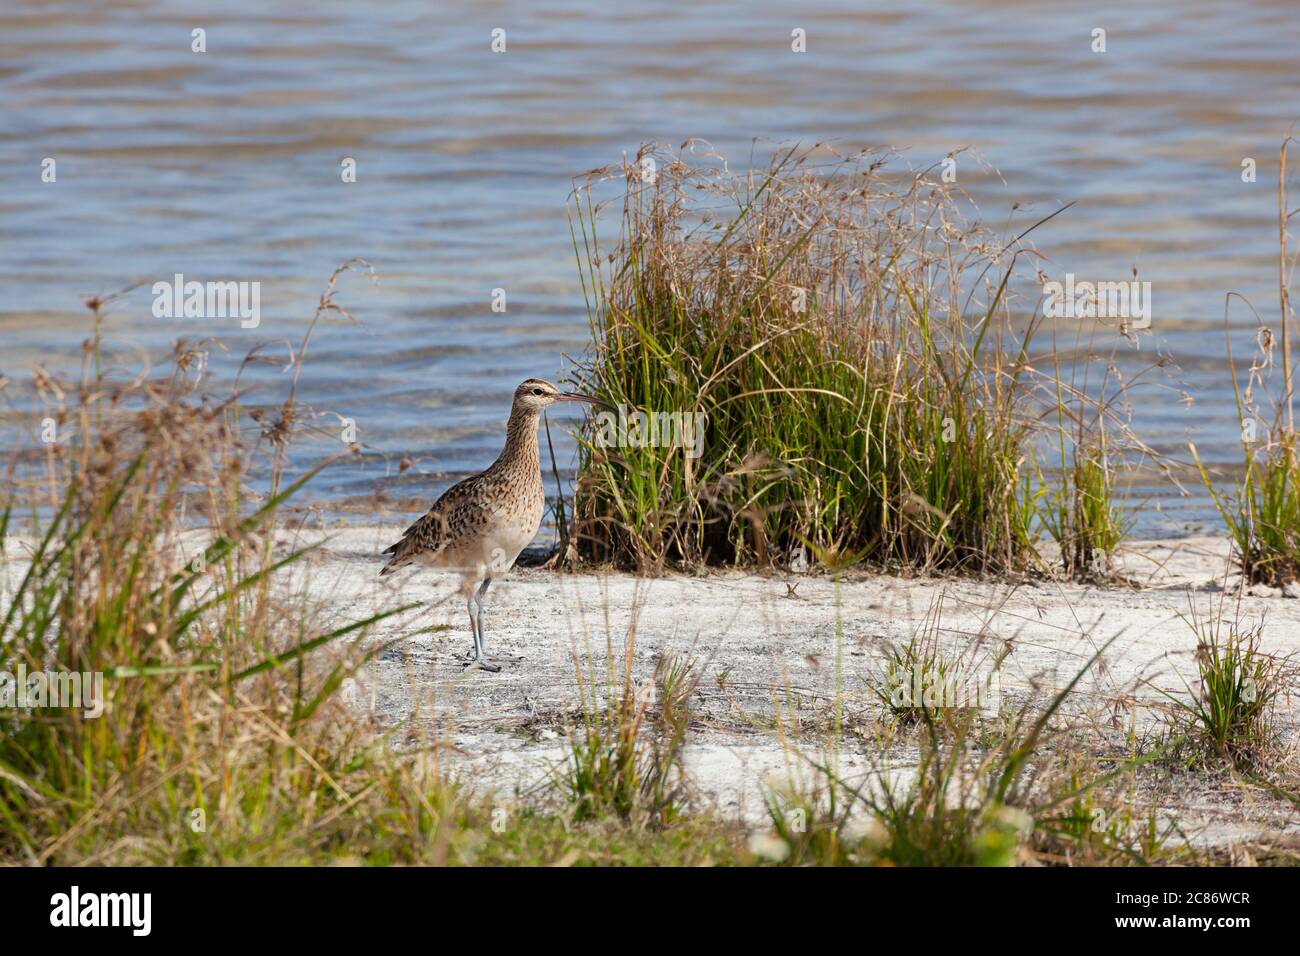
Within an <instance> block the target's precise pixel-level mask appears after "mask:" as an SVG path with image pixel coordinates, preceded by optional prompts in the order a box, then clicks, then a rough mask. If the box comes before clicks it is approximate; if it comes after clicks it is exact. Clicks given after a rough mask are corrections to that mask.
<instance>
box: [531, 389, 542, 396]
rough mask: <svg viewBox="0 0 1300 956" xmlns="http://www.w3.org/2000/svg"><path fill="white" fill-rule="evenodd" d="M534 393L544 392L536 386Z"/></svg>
mask: <svg viewBox="0 0 1300 956" xmlns="http://www.w3.org/2000/svg"><path fill="white" fill-rule="evenodd" d="M533 394H534V395H540V394H542V390H541V389H540V388H535V389H533Z"/></svg>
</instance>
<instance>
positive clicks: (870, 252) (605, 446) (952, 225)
mask: <svg viewBox="0 0 1300 956" xmlns="http://www.w3.org/2000/svg"><path fill="white" fill-rule="evenodd" d="M652 159H653V160H655V161H656V167H655V169H656V172H655V175H654V176H653V177H649V178H648V177H647V176H646V175H645V174H644V171H645V169H646V168H647V165H646V164H647V162H648V161H650V160H652ZM621 174H622V176H623V177H624V179H625V184H626V190H625V193H624V195H623V196H622V202H623V206H622V219H621V225H620V231H619V234H618V237H617V240H616V241H614V242H613V243H605V242H603V241H602V240H601V239H600V238H599V237H598V230H599V228H600V226H601V225H602V222H603V220H602V219H601V217H600V215H599V208H598V205H597V201H596V200H595V199H594V198H593V196H592V193H593V191H594V190H595V189H597V188H598V182H599V180H600V179H601V178H602V177H604V176H607V175H608V176H609V177H611V178H613V177H616V176H617V175H619V173H618V172H617V171H616V172H612V173H611V172H609V171H598V172H597V173H595V174H592V175H591V176H589V177H588V179H587V181H586V182H585V183H583V184H581V185H580V186H579V188H578V189H577V190H576V191H575V212H574V216H573V223H574V238H575V249H576V251H577V254H578V258H579V262H580V266H581V271H582V276H583V281H584V287H585V291H586V295H587V303H588V309H589V315H590V320H591V326H592V335H593V341H594V351H593V353H592V354H591V355H590V356H589V358H588V360H587V361H586V362H585V363H583V364H582V365H581V366H580V367H579V368H578V370H577V372H576V377H578V378H579V379H581V380H582V381H583V385H584V386H585V388H586V389H587V390H589V391H591V392H593V393H595V394H597V395H599V396H600V397H601V398H603V399H605V400H606V401H609V402H610V403H612V404H614V405H616V406H621V407H623V408H624V409H625V410H627V412H628V413H629V414H631V413H634V412H636V411H637V410H642V411H653V412H656V413H660V412H677V413H686V414H689V415H702V416H703V420H704V422H705V425H704V431H703V443H702V445H703V447H702V448H698V449H689V450H690V451H691V452H692V453H691V454H688V453H687V452H688V449H687V448H684V447H683V443H681V442H675V443H674V442H672V441H670V442H668V443H667V444H666V445H664V444H659V445H648V444H638V443H636V442H635V441H633V442H624V443H623V444H622V445H617V444H616V445H615V446H613V447H611V443H610V442H608V441H606V440H603V439H602V438H601V436H599V434H598V433H597V432H594V431H593V432H592V433H591V434H588V435H587V436H585V438H584V441H583V443H582V450H581V460H580V481H579V485H578V491H577V495H576V499H575V515H574V528H575V532H576V534H577V538H578V545H579V548H580V550H581V551H582V553H583V554H584V555H585V556H586V557H588V558H592V559H596V560H611V561H614V562H617V563H620V564H624V565H628V566H633V567H637V568H641V569H651V568H657V567H662V566H663V565H664V564H665V563H668V562H672V563H680V564H685V565H704V564H733V563H757V564H758V565H760V566H777V565H781V564H783V563H784V562H785V560H786V558H787V556H788V555H790V554H791V553H792V552H794V551H795V549H800V548H802V549H804V550H805V553H809V554H811V555H813V556H815V557H816V558H817V560H818V561H820V562H821V563H823V564H827V563H829V564H833V565H839V564H843V563H846V562H847V561H850V560H868V561H871V562H873V563H875V564H877V565H881V566H886V567H891V568H898V569H929V570H946V571H954V570H959V571H967V572H1001V571H1006V570H1009V569H1016V568H1020V567H1022V566H1024V565H1025V564H1026V563H1027V562H1028V561H1029V560H1030V559H1031V557H1032V541H1033V533H1032V524H1033V521H1034V513H1033V511H1034V509H1033V506H1032V504H1031V503H1029V502H1026V501H1024V500H1022V498H1021V495H1020V491H1019V487H1018V482H1019V481H1020V479H1021V473H1020V468H1021V464H1022V461H1023V460H1024V457H1025V454H1026V438H1027V435H1028V433H1029V431H1030V429H1031V427H1032V424H1031V423H1032V420H1033V419H1035V417H1036V416H1035V415H1034V414H1033V413H1031V411H1030V405H1031V404H1032V402H1033V396H1034V391H1035V389H1034V385H1033V383H1032V382H1031V381H1030V379H1031V378H1032V374H1031V370H1030V368H1029V366H1028V364H1027V361H1026V358H1025V351H1024V349H1025V345H1026V340H1027V337H1028V334H1029V333H1028V331H1025V332H1024V333H1023V334H1018V333H1016V332H1015V330H1013V328H1012V323H1011V321H1010V308H1009V305H1008V301H1007V291H1008V284H1009V282H1010V278H1011V274H1012V270H1013V267H1014V264H1015V262H1016V259H1017V256H1018V255H1020V254H1021V253H1022V252H1023V251H1024V248H1025V247H1024V245H1023V242H1022V241H1020V240H1017V241H1013V242H1012V243H1001V242H996V241H994V239H993V237H991V236H990V235H988V234H987V233H986V232H985V231H983V230H982V229H980V228H979V227H978V226H976V225H974V224H972V223H971V222H969V221H967V219H966V218H965V217H964V215H963V205H962V202H961V200H960V197H959V196H958V194H956V193H955V192H953V191H952V189H951V188H950V187H948V186H946V185H944V184H943V183H941V182H938V181H937V179H935V178H934V177H931V176H929V175H927V174H925V173H922V174H916V175H912V174H906V175H901V176H896V175H892V174H891V173H890V171H889V170H888V168H887V162H886V160H885V159H884V158H882V157H879V156H868V157H858V158H857V159H856V160H854V161H848V162H834V163H831V164H828V165H827V166H825V167H821V168H818V167H817V166H816V164H815V163H814V161H813V159H812V156H811V154H809V153H804V154H798V155H797V154H796V151H795V150H790V151H788V152H785V153H783V154H781V155H779V156H777V157H776V158H775V159H774V161H773V163H772V165H771V167H770V168H769V169H768V170H766V171H765V172H762V173H758V174H754V175H750V176H733V175H731V174H730V173H729V172H727V171H726V169H725V166H721V167H718V166H711V165H709V164H708V163H706V162H704V161H699V162H694V161H692V160H690V159H689V158H688V154H685V153H684V154H682V155H678V156H668V155H661V154H652V153H651V152H649V151H645V152H643V153H642V154H641V155H639V156H638V157H637V162H636V163H633V164H629V165H628V166H627V167H626V168H625V169H624V170H622V171H621ZM605 437H606V438H607V437H608V436H605Z"/></svg>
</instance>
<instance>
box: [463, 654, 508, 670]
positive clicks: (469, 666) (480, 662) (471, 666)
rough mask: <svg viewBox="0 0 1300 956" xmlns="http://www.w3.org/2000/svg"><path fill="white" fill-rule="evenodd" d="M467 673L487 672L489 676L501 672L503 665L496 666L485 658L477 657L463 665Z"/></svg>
mask: <svg viewBox="0 0 1300 956" xmlns="http://www.w3.org/2000/svg"><path fill="white" fill-rule="evenodd" d="M462 666H463V667H464V668H465V670H467V671H487V672H488V673H489V674H498V673H500V672H501V665H500V664H494V663H492V662H491V661H490V660H488V659H487V658H485V657H475V658H473V659H471V660H468V661H466V662H465V663H464V664H463V665H462Z"/></svg>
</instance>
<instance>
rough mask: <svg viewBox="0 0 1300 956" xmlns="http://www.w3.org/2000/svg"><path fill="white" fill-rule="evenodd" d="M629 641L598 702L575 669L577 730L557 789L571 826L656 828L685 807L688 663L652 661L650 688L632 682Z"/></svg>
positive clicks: (694, 678) (693, 676) (691, 672)
mask: <svg viewBox="0 0 1300 956" xmlns="http://www.w3.org/2000/svg"><path fill="white" fill-rule="evenodd" d="M632 640H633V638H632V637H631V636H629V639H628V641H629V643H628V645H627V646H626V648H625V657H624V664H623V666H622V667H621V668H615V667H614V665H613V661H612V656H611V659H610V665H611V666H610V671H611V674H613V673H614V672H616V671H617V673H618V674H619V679H618V680H617V681H614V680H612V679H611V681H610V682H609V683H608V684H607V685H606V690H607V692H608V693H607V694H606V695H605V696H604V698H603V699H600V698H599V696H598V695H599V689H598V684H597V682H596V681H594V680H592V679H591V678H590V676H589V674H587V673H586V672H585V670H584V668H583V667H582V666H581V664H579V665H578V682H579V687H580V688H586V692H585V693H584V696H583V699H584V704H583V720H582V726H581V728H579V729H577V730H576V731H575V733H574V734H573V735H572V736H571V740H570V743H569V753H568V756H567V759H566V763H565V765H564V769H563V770H562V771H561V772H560V773H559V774H558V776H557V783H558V785H559V787H560V790H561V792H562V793H563V794H564V796H565V798H566V800H567V802H568V803H569V804H570V806H571V807H572V813H573V818H574V819H575V820H577V821H591V820H601V819H608V818H611V817H612V818H616V819H619V820H623V821H626V822H629V823H632V824H635V825H638V826H649V827H653V828H662V827H665V826H668V825H669V824H671V823H672V822H673V821H674V820H676V819H677V818H678V816H679V815H680V814H681V812H682V809H683V805H684V802H685V779H684V775H683V772H682V768H681V754H682V748H683V747H684V746H685V743H686V732H687V729H688V727H689V725H690V709H689V700H690V696H691V694H692V693H694V691H695V687H696V685H697V683H698V681H699V673H698V669H697V668H696V666H695V665H694V664H693V663H691V662H684V661H682V660H680V659H678V658H675V657H671V656H669V657H661V658H659V659H658V660H657V661H656V665H655V673H654V678H653V681H652V682H646V683H642V684H638V682H637V681H636V680H635V679H634V678H633V676H632V673H631V661H632V648H633V645H632V643H631V642H632Z"/></svg>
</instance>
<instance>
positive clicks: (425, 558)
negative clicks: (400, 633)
mask: <svg viewBox="0 0 1300 956" xmlns="http://www.w3.org/2000/svg"><path fill="white" fill-rule="evenodd" d="M556 402H591V403H593V404H596V405H607V403H606V402H602V401H601V400H600V399H597V398H592V397H591V396H589V395H579V394H577V393H575V392H561V391H560V390H559V389H558V388H556V387H555V386H554V385H552V384H551V383H550V382H548V381H546V380H544V379H540V378H530V379H527V380H526V381H524V382H523V383H521V384H520V386H519V387H518V388H516V389H515V397H514V402H513V404H512V405H511V407H510V422H509V423H508V424H507V425H506V445H505V448H503V449H502V450H501V454H500V456H498V457H497V460H496V461H494V462H493V463H492V464H491V465H490V466H489V467H488V469H487V470H486V471H483V472H481V473H479V474H477V475H474V476H473V477H472V478H466V479H465V480H464V481H461V482H458V483H456V484H454V485H452V486H451V487H450V488H448V489H447V490H446V491H445V492H443V494H442V497H440V498H439V499H438V500H437V501H436V502H434V504H433V507H432V508H430V509H429V510H428V511H427V512H426V513H425V514H424V516H423V517H421V518H420V519H419V520H418V521H416V522H415V523H414V524H413V525H411V526H410V527H409V528H407V529H406V532H405V533H404V534H403V535H402V539H401V540H400V541H398V542H397V543H396V544H394V545H392V546H391V547H389V548H388V549H387V550H385V551H384V554H388V555H392V557H390V558H389V559H388V563H387V564H386V565H384V567H383V568H382V569H381V570H380V572H379V573H380V575H385V574H392V573H393V572H394V571H396V570H397V569H398V568H401V567H404V566H406V565H408V564H413V563H420V564H424V565H426V566H428V567H434V568H440V569H443V570H449V571H456V572H458V573H459V574H460V582H461V592H462V593H463V594H464V596H465V603H466V606H467V607H468V609H469V626H470V630H471V631H472V632H473V634H474V647H473V650H472V651H471V652H470V657H469V660H468V661H467V662H466V666H467V667H476V668H478V669H481V670H485V671H490V672H492V673H496V672H497V671H500V670H501V666H500V665H499V664H494V663H493V662H491V661H489V660H488V658H487V651H486V649H485V647H484V643H483V608H484V603H483V602H484V598H485V597H486V596H487V591H488V588H489V587H490V586H491V585H492V582H493V581H494V580H496V579H497V578H499V577H501V576H502V575H504V574H505V573H506V572H507V571H509V570H510V568H511V567H513V566H514V563H515V559H516V558H518V557H519V552H520V551H522V550H523V549H524V548H525V547H527V546H528V544H529V542H531V541H532V540H533V536H534V535H536V534H537V529H538V527H539V526H540V525H541V523H542V512H543V510H544V508H545V503H546V496H545V494H544V493H543V491H542V468H541V460H540V458H539V456H538V454H537V423H538V420H539V419H540V417H541V413H542V409H545V408H550V407H551V406H552V405H554V404H555V403H556Z"/></svg>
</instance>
